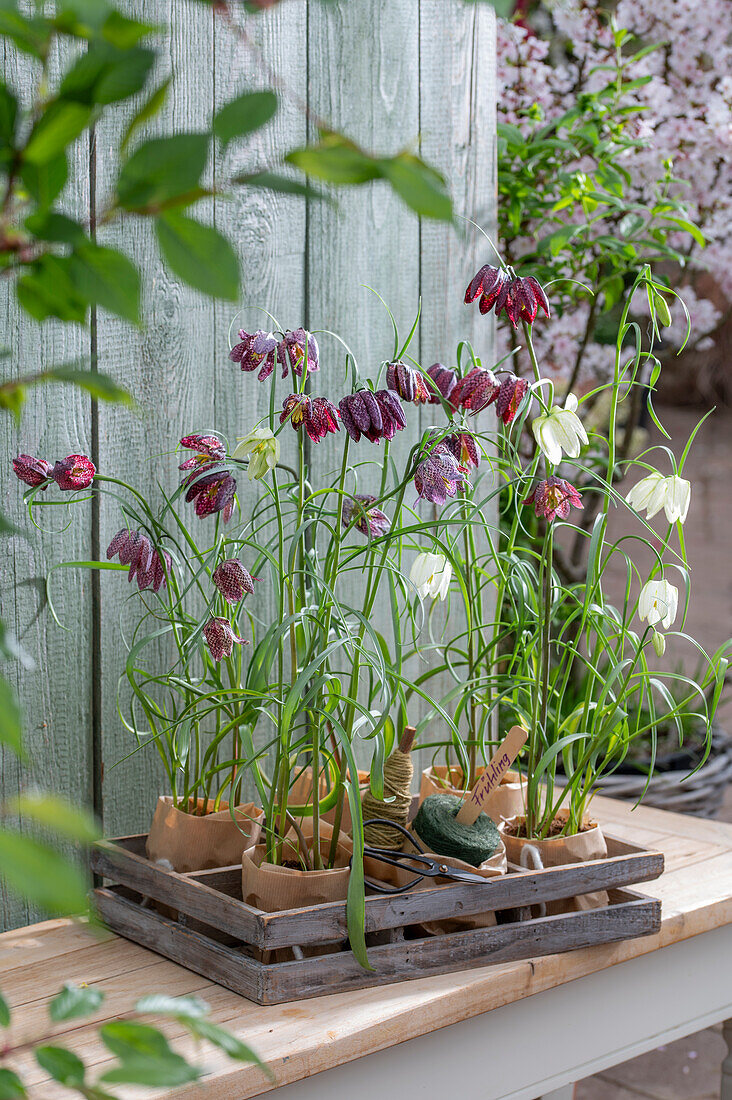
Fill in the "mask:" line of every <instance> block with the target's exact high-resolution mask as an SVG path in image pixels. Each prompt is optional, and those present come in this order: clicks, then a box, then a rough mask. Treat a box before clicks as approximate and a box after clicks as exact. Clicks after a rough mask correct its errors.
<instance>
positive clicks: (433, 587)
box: [409, 551, 452, 600]
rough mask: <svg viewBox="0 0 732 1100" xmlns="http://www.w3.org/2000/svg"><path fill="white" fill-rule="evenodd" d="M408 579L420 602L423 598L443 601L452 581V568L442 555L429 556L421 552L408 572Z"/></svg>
mask: <svg viewBox="0 0 732 1100" xmlns="http://www.w3.org/2000/svg"><path fill="white" fill-rule="evenodd" d="M409 579H410V581H411V582H412V584H413V585H414V587H415V588H416V589H417V595H418V596H419V598H420V600H423V599H424V598H425V596H431V597H432V598H433V599H435V598H436V597H437V596H439V597H440V599H441V600H444V599H445V597H446V596H447V590H448V588H449V587H450V581H451V579H452V566H451V565H450V563H449V561H448V560H447V558H446V557H445V555H444V554H430V553H428V552H427V551H423V552H422V553H421V554H417V557H416V558H415V559H414V565H413V566H412V568H411V569H410V570H409Z"/></svg>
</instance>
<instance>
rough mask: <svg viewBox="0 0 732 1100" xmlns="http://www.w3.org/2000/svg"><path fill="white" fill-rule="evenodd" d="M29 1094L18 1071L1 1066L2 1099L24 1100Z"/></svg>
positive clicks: (0, 1093)
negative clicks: (14, 1071)
mask: <svg viewBox="0 0 732 1100" xmlns="http://www.w3.org/2000/svg"><path fill="white" fill-rule="evenodd" d="M27 1095H28V1093H27V1092H26V1091H25V1088H24V1086H23V1082H22V1081H21V1079H20V1077H18V1075H17V1073H13V1071H12V1069H6V1068H5V1067H4V1066H0V1100H23V1098H24V1097H26V1096H27Z"/></svg>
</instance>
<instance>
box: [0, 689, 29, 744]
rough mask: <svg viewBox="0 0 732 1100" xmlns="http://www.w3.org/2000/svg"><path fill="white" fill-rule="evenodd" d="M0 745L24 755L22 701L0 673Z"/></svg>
mask: <svg viewBox="0 0 732 1100" xmlns="http://www.w3.org/2000/svg"><path fill="white" fill-rule="evenodd" d="M0 745H5V747H6V748H8V749H10V751H11V752H13V753H15V755H16V756H22V755H23V726H22V721H21V714H20V703H19V702H18V696H17V695H16V694H15V691H14V689H13V688H12V687H11V686H10V684H9V683H8V681H7V680H6V679H5V677H4V676H3V675H1V674H0Z"/></svg>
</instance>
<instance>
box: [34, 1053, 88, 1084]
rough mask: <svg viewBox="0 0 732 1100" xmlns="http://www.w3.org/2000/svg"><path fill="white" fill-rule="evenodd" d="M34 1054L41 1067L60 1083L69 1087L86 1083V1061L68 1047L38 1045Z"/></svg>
mask: <svg viewBox="0 0 732 1100" xmlns="http://www.w3.org/2000/svg"><path fill="white" fill-rule="evenodd" d="M34 1054H35V1056H36V1061H37V1062H38V1065H39V1066H40V1067H41V1069H45V1071H46V1073H47V1074H49V1076H50V1077H53V1079H54V1081H58V1082H59V1084H61V1085H66V1086H67V1088H78V1086H79V1085H82V1084H83V1083H84V1076H85V1074H86V1069H85V1068H84V1063H83V1062H82V1060H81V1058H78V1057H77V1056H76V1054H72V1052H71V1051H70V1050H67V1049H66V1047H54V1046H41V1047H36V1048H35V1051H34Z"/></svg>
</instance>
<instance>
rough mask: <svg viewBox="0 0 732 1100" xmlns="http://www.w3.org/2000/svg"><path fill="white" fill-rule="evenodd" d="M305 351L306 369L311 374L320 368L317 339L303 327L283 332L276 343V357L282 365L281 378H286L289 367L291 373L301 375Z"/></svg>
mask: <svg viewBox="0 0 732 1100" xmlns="http://www.w3.org/2000/svg"><path fill="white" fill-rule="evenodd" d="M306 352H307V371H308V374H313V372H314V371H316V370H320V359H319V356H320V352H319V350H318V341H317V340H316V339H315V337H314V336H313V334H312V333H311V332H307V331H306V330H305V329H304V328H296V329H293V331H292V332H286V333H285V335H284V336H283V338H282V339H281V340H280V342H279V344H278V345H277V358H278V359H279V362H280V366H281V367H282V377H283V378H287V372H288V370H290V369H291V370H292V373H293V374H297V375H299V376H302V369H303V364H304V363H305V361H306V360H305V355H306Z"/></svg>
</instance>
